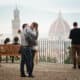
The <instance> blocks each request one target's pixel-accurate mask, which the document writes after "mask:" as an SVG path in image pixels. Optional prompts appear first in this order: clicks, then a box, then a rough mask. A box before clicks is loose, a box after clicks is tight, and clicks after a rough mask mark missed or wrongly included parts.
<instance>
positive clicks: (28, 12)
mask: <svg viewBox="0 0 80 80" xmlns="http://www.w3.org/2000/svg"><path fill="white" fill-rule="evenodd" d="M16 3H17V7H18V9H19V10H20V19H21V26H22V24H23V23H25V22H27V23H29V24H30V23H31V22H32V21H36V22H38V23H39V30H40V31H39V32H40V37H44V36H45V35H48V32H49V30H50V26H51V24H52V23H53V22H54V21H55V20H56V18H57V17H58V13H59V11H61V12H62V16H63V18H64V19H65V20H66V21H67V22H68V23H69V25H70V26H71V27H72V23H73V22H74V21H77V22H78V23H79V25H80V17H79V16H80V8H79V7H80V5H79V3H80V1H79V0H65V1H64V0H61V1H59V0H44V1H43V0H35V1H32V0H28V1H26V0H17V2H16V0H7V2H6V1H5V0H2V1H1V0H0V10H1V13H0V32H1V33H11V31H12V30H11V28H12V24H11V21H12V19H13V10H14V9H15V7H16ZM44 4H45V5H44ZM21 26H20V27H21ZM6 27H7V28H6ZM43 35H44V36H43Z"/></svg>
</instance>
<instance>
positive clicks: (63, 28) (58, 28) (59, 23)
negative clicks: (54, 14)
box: [49, 12, 70, 40]
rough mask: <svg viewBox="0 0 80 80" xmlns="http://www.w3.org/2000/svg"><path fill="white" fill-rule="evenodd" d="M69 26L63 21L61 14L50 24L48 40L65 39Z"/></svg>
mask: <svg viewBox="0 0 80 80" xmlns="http://www.w3.org/2000/svg"><path fill="white" fill-rule="evenodd" d="M69 30H70V26H69V24H68V23H67V22H66V21H65V20H64V19H63V17H62V14H61V12H60V13H59V16H58V18H57V19H56V21H55V22H54V23H52V25H51V28H50V31H49V39H54V40H55V39H59V40H60V39H67V38H68V35H69Z"/></svg>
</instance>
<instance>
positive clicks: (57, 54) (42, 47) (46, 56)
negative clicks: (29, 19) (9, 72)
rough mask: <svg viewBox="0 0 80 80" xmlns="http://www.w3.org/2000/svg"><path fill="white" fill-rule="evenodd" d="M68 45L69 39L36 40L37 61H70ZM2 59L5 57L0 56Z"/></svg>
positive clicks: (62, 62) (63, 62)
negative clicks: (37, 49)
mask: <svg viewBox="0 0 80 80" xmlns="http://www.w3.org/2000/svg"><path fill="white" fill-rule="evenodd" d="M70 46H71V45H70V41H69V40H68V41H64V40H48V39H40V40H39V41H38V47H39V53H38V54H39V55H38V56H39V61H40V62H49V63H61V64H65V63H71V57H70V50H71V48H70ZM2 60H4V61H5V60H6V59H5V58H4V59H1V57H0V61H2Z"/></svg>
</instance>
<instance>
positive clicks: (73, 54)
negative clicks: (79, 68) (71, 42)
mask: <svg viewBox="0 0 80 80" xmlns="http://www.w3.org/2000/svg"><path fill="white" fill-rule="evenodd" d="M72 61H73V68H76V48H75V47H72Z"/></svg>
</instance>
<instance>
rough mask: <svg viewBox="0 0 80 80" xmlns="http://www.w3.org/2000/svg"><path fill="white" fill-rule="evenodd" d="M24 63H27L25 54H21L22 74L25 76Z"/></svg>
mask: <svg viewBox="0 0 80 80" xmlns="http://www.w3.org/2000/svg"><path fill="white" fill-rule="evenodd" d="M24 64H25V59H24V55H21V64H20V72H21V76H24V75H25V71H24Z"/></svg>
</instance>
